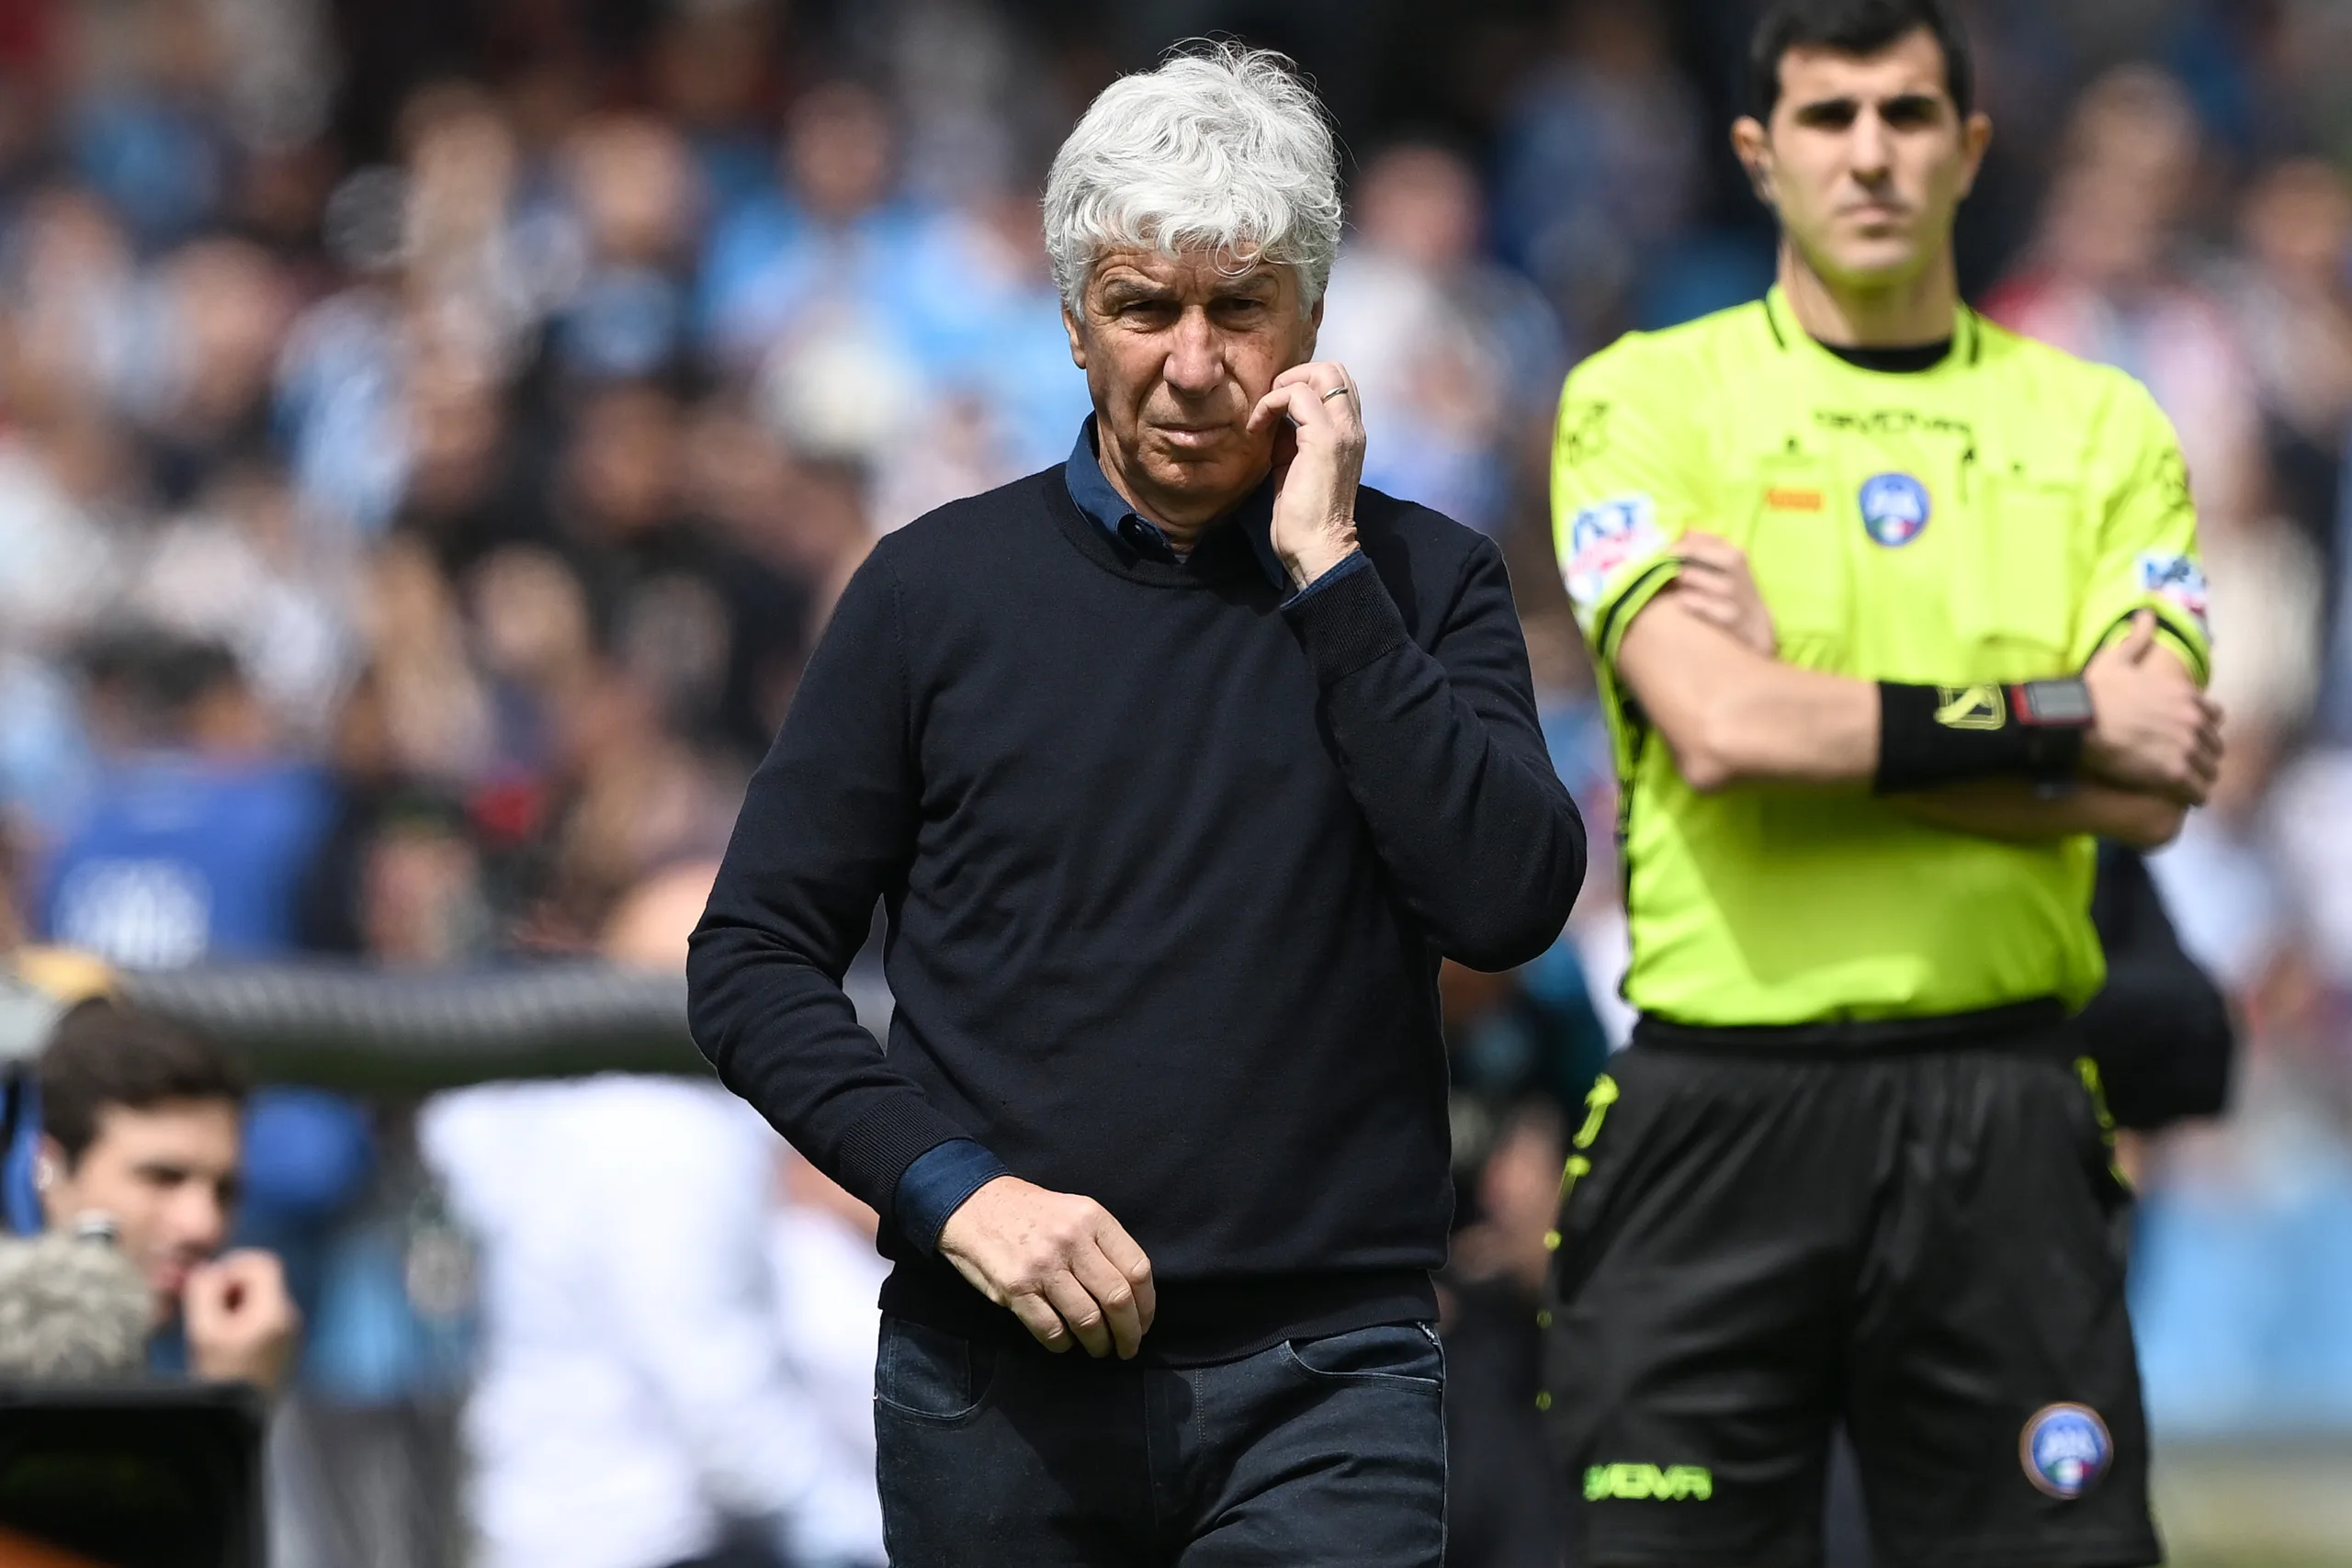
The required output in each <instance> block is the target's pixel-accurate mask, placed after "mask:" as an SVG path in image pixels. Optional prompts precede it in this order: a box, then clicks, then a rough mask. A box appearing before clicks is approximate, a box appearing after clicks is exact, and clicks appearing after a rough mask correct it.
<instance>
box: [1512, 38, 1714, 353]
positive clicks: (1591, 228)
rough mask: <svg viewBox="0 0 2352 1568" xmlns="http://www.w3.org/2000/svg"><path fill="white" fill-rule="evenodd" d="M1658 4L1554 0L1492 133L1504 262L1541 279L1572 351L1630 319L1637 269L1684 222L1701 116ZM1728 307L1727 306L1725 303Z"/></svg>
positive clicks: (1693, 185)
mask: <svg viewBox="0 0 2352 1568" xmlns="http://www.w3.org/2000/svg"><path fill="white" fill-rule="evenodd" d="M1660 12H1661V7H1658V6H1645V5H1642V4H1640V3H1639V0H1568V3H1567V4H1565V5H1563V6H1560V7H1559V11H1558V24H1557V29H1558V30H1557V33H1556V36H1555V42H1554V44H1553V51H1552V53H1551V55H1550V57H1549V58H1548V59H1546V60H1545V61H1544V63H1543V64H1542V65H1541V66H1540V67H1538V69H1537V70H1536V71H1535V72H1534V73H1533V74H1532V78H1531V80H1530V81H1529V82H1528V84H1527V85H1526V86H1525V87H1524V88H1523V89H1522V91H1521V96H1520V99H1519V102H1518V104H1517V106H1516V107H1515V109H1514V110H1513V112H1512V114H1511V115H1510V120H1509V123H1508V124H1507V125H1506V127H1505V129H1504V131H1503V142H1502V162H1501V167H1500V173H1499V175H1498V179H1497V182H1496V197H1495V199H1496V206H1497V211H1498V228H1499V231H1500V233H1501V239H1502V247H1503V251H1504V254H1506V255H1509V256H1510V257H1511V258H1512V259H1513V260H1514V261H1516V262H1518V263H1519V264H1520V265H1521V266H1523V267H1525V268H1526V269H1527V271H1528V273H1529V275H1530V276H1532V277H1534V279H1535V280H1536V281H1537V282H1538V283H1540V284H1542V285H1543V287H1544V291H1545V292H1546V293H1547V294H1548V295H1550V297H1551V299H1552V302H1553V304H1554V305H1555V307H1556V308H1557V309H1558V310H1559V311H1560V314H1561V316H1562V317H1563V318H1564V319H1565V320H1566V322H1567V324H1568V329H1569V333H1570V334H1571V337H1572V339H1573V341H1574V344H1575V347H1576V349H1577V352H1578V353H1579V354H1589V353H1590V352H1592V351H1593V350H1595V349H1598V348H1603V347H1606V346H1607V345H1608V344H1609V343H1610V341H1611V339H1613V338H1614V337H1616V335H1617V334H1618V333H1619V332H1621V331H1623V329H1624V328H1625V327H1627V326H1629V325H1632V324H1633V321H1632V316H1633V307H1634V292H1635V290H1636V288H1637V287H1638V286H1639V285H1640V283H1641V281H1642V274H1643V272H1644V270H1645V264H1647V263H1649V262H1650V261H1651V260H1652V258H1653V257H1654V256H1655V255H1656V254H1657V250H1658V248H1659V247H1661V246H1663V245H1665V244H1667V243H1670V242H1671V241H1672V240H1674V239H1675V238H1676V237H1677V236H1678V235H1679V233H1680V232H1681V231H1683V230H1684V228H1685V226H1686V225H1687V224H1688V223H1689V222H1690V220H1691V216H1692V213H1693V209H1694V207H1695V205H1696V202H1697V198H1698V197H1699V194H1700V190H1701V174H1700V170H1701V162H1700V158H1701V149H1702V146H1703V145H1705V141H1706V138H1705V135H1704V127H1705V125H1706V123H1707V122H1706V118H1705V117H1704V115H1703V114H1702V110H1701V105H1700V102H1699V98H1698V95H1697V94H1696V93H1695V92H1693V91H1692V89H1691V84H1690V82H1689V81H1688V80H1687V79H1686V78H1685V77H1684V76H1683V75H1682V73H1681V72H1680V70H1679V68H1678V67H1677V66H1676V64H1675V62H1674V58H1673V54H1672V51H1671V44H1670V41H1669V39H1668V34H1667V31H1666V28H1667V23H1666V20H1665V18H1664V17H1662V16H1661V14H1660ZM1726 303H1728V301H1726Z"/></svg>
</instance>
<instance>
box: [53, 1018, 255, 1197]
mask: <svg viewBox="0 0 2352 1568" xmlns="http://www.w3.org/2000/svg"><path fill="white" fill-rule="evenodd" d="M34 1081H35V1083H36V1084H37V1085H38V1086H39V1089H40V1124H41V1131H42V1132H44V1133H47V1134H49V1135H50V1136H51V1137H52V1138H54V1139H56V1140H57V1145H58V1147H59V1148H60V1149H62V1151H63V1152H64V1155H65V1163H66V1166H67V1167H68V1168H72V1167H74V1166H75V1165H77V1164H79V1163H80V1162H81V1158H82V1156H83V1154H84V1153H85V1151H86V1150H87V1149H88V1148H89V1146H90V1145H91V1144H92V1143H93V1142H95V1141H96V1138H97V1135H98V1119H99V1117H100V1116H101V1115H102V1114H103V1113H104V1112H105V1111H106V1110H107V1107H108V1106H115V1105H119V1106H122V1107H124V1108H125V1109H127V1110H131V1111H152V1110H153V1109H155V1108H156V1107H157V1106H160V1105H164V1104H168V1103H170V1102H171V1101H174V1100H227V1101H229V1102H230V1103H231V1104H232V1105H243V1103H244V1099H245V1075H244V1072H243V1069H242V1068H241V1067H239V1066H238V1065H237V1063H236V1061H235V1060H234V1059H233V1058H232V1057H231V1056H230V1055H229V1054H228V1053H227V1052H226V1051H224V1050H222V1049H221V1048H220V1046H219V1045H216V1044H215V1043H212V1041H211V1040H210V1039H209V1038H207V1037H206V1036H204V1035H202V1034H199V1033H198V1032H196V1031H194V1030H192V1029H188V1028H186V1027H184V1026H182V1025H180V1024H177V1023H174V1022H172V1021H169V1020H168V1019H162V1018H158V1017H156V1016H155V1015H154V1014H153V1013H145V1012H139V1011H135V1010H132V1009H130V1008H125V1007H120V1006H118V1005H116V1004H115V1003H113V1002H107V1001H90V1002H85V1003H83V1004H82V1005H81V1006H80V1007H77V1008H75V1009H74V1010H73V1011H72V1012H69V1013H67V1014H66V1015H65V1016H64V1017H63V1018H62V1019H61V1020H59V1021H58V1024H57V1029H56V1032H54V1033H53V1034H51V1036H50V1041H49V1044H48V1046H47V1048H46V1049H44V1050H43V1051H42V1052H41V1054H40V1064H39V1065H38V1066H36V1067H35V1069H34Z"/></svg>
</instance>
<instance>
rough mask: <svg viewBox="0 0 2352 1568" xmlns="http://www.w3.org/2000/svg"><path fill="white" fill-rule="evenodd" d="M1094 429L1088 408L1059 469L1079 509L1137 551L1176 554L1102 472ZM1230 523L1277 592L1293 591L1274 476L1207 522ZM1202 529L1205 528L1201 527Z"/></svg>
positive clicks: (1171, 556) (1156, 526) (1169, 558)
mask: <svg viewBox="0 0 2352 1568" xmlns="http://www.w3.org/2000/svg"><path fill="white" fill-rule="evenodd" d="M1096 439H1097V437H1096V432H1095V427H1094V416H1093V415H1092V414H1088V415H1087V416H1086V423H1084V424H1081V425H1080V426H1079V429H1078V445H1077V446H1072V447H1071V448H1070V451H1069V463H1068V464H1067V465H1066V466H1065V467H1064V468H1063V470H1062V472H1063V477H1064V479H1065V481H1066V482H1067V483H1068V484H1069V498H1070V500H1072V501H1074V502H1077V503H1078V509H1079V510H1080V512H1083V513H1086V515H1087V516H1088V517H1090V518H1091V519H1092V520H1093V521H1094V523H1095V525H1097V526H1098V527H1100V528H1101V529H1102V530H1103V532H1104V533H1106V534H1108V535H1110V536H1111V537H1112V538H1113V539H1114V540H1115V541H1116V542H1117V543H1119V544H1120V545H1123V546H1125V547H1126V548H1128V549H1130V550H1133V551H1134V552H1135V553H1136V554H1137V555H1141V556H1150V557H1152V558H1155V559H1159V560H1166V561H1174V560H1176V559H1178V558H1179V557H1178V556H1177V553H1176V547H1175V546H1173V545H1171V544H1170V543H1169V542H1168V536H1167V535H1166V534H1164V533H1162V532H1161V531H1160V527H1159V524H1157V523H1154V522H1153V521H1152V520H1151V519H1150V518H1148V517H1146V516H1145V515H1144V514H1143V513H1140V512H1137V511H1136V509H1135V508H1134V507H1132V506H1130V505H1128V504H1127V498H1126V497H1125V496H1123V495H1121V494H1120V493H1119V492H1118V491H1116V490H1114V489H1113V488H1112V485H1111V481H1110V479H1109V478H1108V477H1106V476H1105V475H1104V474H1103V462H1102V459H1101V458H1099V457H1096V456H1095V455H1094V454H1095V450H1096V448H1095V445H1094V443H1095V441H1096ZM1228 524H1230V525H1235V526H1238V527H1239V528H1240V530H1241V532H1242V533H1243V535H1245V536H1247V537H1248V538H1249V540H1250V553H1251V554H1253V555H1255V556H1256V557H1257V558H1258V565H1259V567H1260V568H1261V570H1263V571H1264V572H1265V574H1266V581H1269V582H1271V583H1272V584H1273V585H1274V588H1275V590H1276V591H1277V592H1283V593H1288V592H1290V591H1291V586H1292V585H1291V580H1290V573H1289V572H1288V571H1287V570H1284V569H1283V562H1282V558H1281V557H1280V556H1278V555H1276V554H1274V476H1273V475H1272V473H1269V474H1268V475H1267V476H1266V477H1265V478H1264V479H1261V480H1260V481H1259V484H1258V488H1257V489H1255V490H1253V491H1250V493H1249V494H1248V495H1245V496H1243V497H1242V498H1241V500H1240V502H1238V504H1236V505H1235V507H1234V508H1233V510H1232V511H1230V512H1228V513H1226V514H1225V515H1224V516H1222V517H1219V518H1218V519H1216V521H1215V522H1213V523H1211V524H1210V525H1209V527H1211V528H1222V527H1225V526H1226V525H1228ZM1204 532H1205V530H1204Z"/></svg>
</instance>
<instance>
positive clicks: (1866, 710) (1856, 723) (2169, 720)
mask: <svg viewBox="0 0 2352 1568" xmlns="http://www.w3.org/2000/svg"><path fill="white" fill-rule="evenodd" d="M1675 553H1676V554H1677V556H1678V557H1679V559H1680V570H1679V573H1678V575H1677V576H1676V579H1675V581H1674V582H1673V584H1672V585H1671V586H1670V587H1669V588H1668V589H1667V590H1666V591H1665V592H1661V593H1660V594H1658V595H1657V598H1655V599H1654V600H1652V601H1651V602H1650V603H1649V604H1646V605H1645V606H1644V607H1643V608H1642V609H1641V610H1640V611H1639V612H1638V613H1637V614H1636V615H1635V617H1634V621H1633V624H1632V625H1631V626H1628V627H1627V628H1626V630H1625V633H1624V637H1623V641H1622V642H1621V643H1620V644H1619V647H1618V651H1617V671H1618V673H1619V675H1620V676H1621V677H1623V680H1624V682H1625V683H1626V685H1627V686H1628V687H1630V688H1631V689H1632V691H1633V693H1634V695H1635V697H1637V698H1638V699H1639V700H1640V702H1641V705H1642V710H1643V712H1644V714H1645V715H1646V716H1647V717H1648V719H1649V721H1650V722H1651V723H1652V724H1653V725H1654V726H1655V727H1656V728H1657V732H1658V733H1659V734H1660V735H1661V736H1662V737H1664V739H1665V740H1666V743H1667V746H1668V750H1671V751H1672V753H1673V755H1674V761H1675V767H1676V770H1677V771H1678V772H1679V773H1681V775H1682V777H1683V779H1684V781H1685V782H1686V783H1688V784H1690V785H1691V788H1693V789H1695V790H1698V791H1701V792H1702V793H1713V792H1715V791H1718V790H1723V789H1727V788H1730V787H1732V786H1734V785H1736V784H1762V783H1773V782H1777V783H1810V784H1835V783H1840V782H1849V781H1854V780H1871V779H1875V778H1878V777H1879V776H1880V775H1881V764H1882V761H1883V759H1882V739H1883V736H1882V722H1881V719H1882V713H1883V706H1884V699H1883V695H1882V693H1881V690H1880V688H1879V687H1878V686H1877V685H1876V684H1875V683H1873V682H1867V681H1860V680H1855V679H1853V678H1851V677H1848V676H1842V675H1831V674H1826V673H1824V672H1822V671H1814V670H1804V669H1800V668H1798V667H1797V666H1795V665H1792V664H1784V663H1781V661H1780V660H1779V659H1778V658H1777V654H1778V652H1779V642H1778V638H1777V637H1776V635H1775V632H1774V628H1773V624H1772V616H1771V612H1770V609H1769V608H1768V607H1767V606H1766V605H1765V604H1764V600H1763V596H1762V594H1761V593H1759V592H1758V590H1757V587H1756V581H1755V579H1754V577H1753V575H1752V574H1751V573H1750V571H1749V570H1748V565H1747V556H1746V554H1745V553H1744V552H1742V551H1741V550H1740V549H1739V548H1738V547H1736V546H1735V545H1732V544H1730V543H1728V542H1727V541H1725V540H1723V539H1720V538H1716V537H1714V536H1712V535H1708V534H1701V533H1691V534H1686V535H1684V536H1683V537H1682V538H1681V539H1680V540H1679V541H1678V543H1677V545H1676V548H1675ZM2155 633H2156V618H2155V615H2154V612H2153V611H2148V610H2142V611H2140V612H2139V613H2137V614H2136V615H2134V616H2133V617H2132V624H2131V629H2130V630H2129V632H2127V633H2126V634H2125V635H2123V636H2122V637H2118V638H2115V639H2112V640H2110V641H2109V643H2108V644H2107V646H2105V647H2104V648H2102V649H2099V651H2098V653H2097V654H2095V655H2093V656H2092V658H2091V660H2090V663H2089V664H2088V665H2087V666H2086V668H2085V670H2084V671H2083V682H2084V684H2085V685H2086V687H2087V688H2088V690H2089V694H2090V697H2091V717H2090V722H2089V725H2088V728H2086V730H2085V731H2084V732H2083V735H2082V748H2081V761H2080V778H2079V780H2078V782H2077V783H2076V784H2075V787H2074V788H2072V789H2071V790H2069V791H2067V792H2065V793H2064V794H2058V795H2053V794H2051V793H2049V792H2046V791H2040V790H2036V789H2035V788H2033V787H2032V785H2031V784H2029V783H2028V782H2027V781H2025V780H2022V779H2017V778H1974V779H1966V780H1960V779H1955V780H1954V781H1953V782H1951V783H1947V784H1943V785H1941V786H1940V787H1937V788H1931V789H1919V790H1908V791H1905V792H1904V793H1902V794H1900V795H1891V796H1890V798H1891V799H1894V801H1896V802H1897V803H1898V804H1899V805H1900V806H1901V807H1902V808H1903V809H1904V810H1905V811H1906V812H1908V813H1909V814H1911V815H1912V816H1914V817H1916V818H1919V819H1921V820H1923V821H1928V822H1930V823H1933V824H1935V825H1937V826H1940V827H1946V828H1951V829H1954V830H1957V831H1962V832H1973V833H1980V834H1984V835H1985V836H1988V837H1992V838H2000V839H2017V840H2031V839H2041V838H2047V837H2050V836H2052V835H2053V834H2058V833H2091V834H2096V835H2098V836H2099V837H2102V838H2110V839H2115V840H2120V841H2121V842H2123V843H2127V844H2131V845H2132V846H2133V847H2134V848H2138V849H2153V848H2154V847H2156V846H2157V845H2160V844H2163V843H2165V842H2167V841H2169V840H2171V839H2172V838H2173V836H2174V835H2175V834H2177V833H2178V832H2179V831H2180V825H2181V821H2182V818H2184V816H2185V815H2186V813H2187V810H2188V807H2191V806H2198V805H2202V804H2203V803H2204V800H2205V797H2206V795H2208V794H2209V793H2210V792H2211V789H2212V787H2213V782H2214V779H2215V777H2216V776H2217V774H2218V773H2219V770H2220V767H2221V760H2222V739H2221V723H2222V710H2221V707H2220V705H2218V704H2216V703H2215V702H2214V701H2213V700H2212V699H2211V698H2210V697H2208V696H2207V695H2206V694H2204V693H2203V692H2202V691H2200V690H2199V688H2198V685H2197V682H2196V681H2195V679H2194V678H2193V677H2192V676H2191V675H2190V673H2189V671H2188V668H2187V667H2186V665H2184V664H2183V663H2182V661H2181V660H2180V659H2179V657H2178V656H2177V654H2176V653H2174V652H2173V650H2172V648H2171V645H2170V644H2169V643H2165V644H2161V645H2160V644H2159V643H2158V642H2157V640H2156V636H2155ZM1958 766H1960V767H1962V768H1964V767H1965V766H1966V763H1965V762H1964V761H1962V762H1961V763H1959V764H1958Z"/></svg>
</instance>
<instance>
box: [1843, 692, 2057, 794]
mask: <svg viewBox="0 0 2352 1568" xmlns="http://www.w3.org/2000/svg"><path fill="white" fill-rule="evenodd" d="M2090 724H2091V699H2090V691H2089V689H2088V688H2087V687H2086V686H2085V685H2084V684H2083V683H2082V682H2080V681H2072V680H2070V681H2029V682H2025V683H2024V684H2022V685H2016V686H1996V685H1992V684H1989V683H1988V684H1985V685H1978V686H1907V685H1903V684H1900V683H1898V682H1893V681H1882V682H1879V687H1878V773H1877V774H1876V775H1875V776H1874V777H1873V778H1872V779H1871V790H1872V792H1873V793H1875V794H1878V795H1894V794H1897V793H1899V792H1901V791H1903V790H1909V789H1933V788H1934V787H1935V786H1936V785H1938V784H1956V783H1958V782H1960V781H1961V780H1962V779H1981V778H1988V777H1996V776H2000V775H2007V776H2010V777H2020V778H2028V779H2032V780H2035V781H2036V782H2039V783H2050V782H2052V781H2055V780H2059V779H2064V778H2069V777H2071V776H2073V774H2074V772H2075V766H2076V764H2078V763H2079V762H2080V761H2082V756H2083V737H2084V736H2085V734H2086V733H2087V732H2088V731H2089V729H2090Z"/></svg>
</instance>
